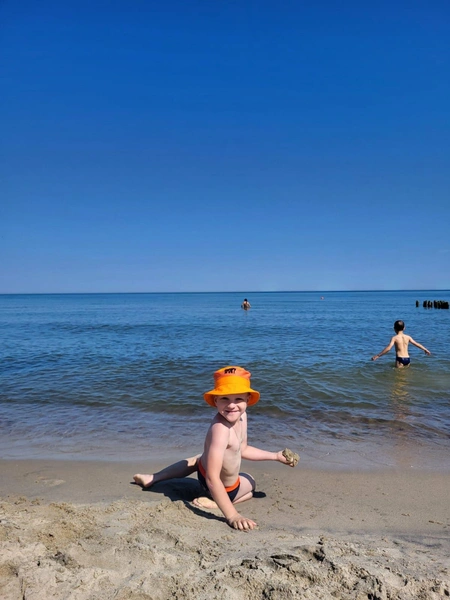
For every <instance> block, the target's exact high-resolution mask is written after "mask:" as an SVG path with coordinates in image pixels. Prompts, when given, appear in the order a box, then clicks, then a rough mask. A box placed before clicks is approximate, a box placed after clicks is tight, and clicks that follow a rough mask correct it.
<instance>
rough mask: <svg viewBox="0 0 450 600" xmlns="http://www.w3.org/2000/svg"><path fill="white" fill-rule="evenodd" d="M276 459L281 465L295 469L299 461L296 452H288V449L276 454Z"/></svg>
mask: <svg viewBox="0 0 450 600" xmlns="http://www.w3.org/2000/svg"><path fill="white" fill-rule="evenodd" d="M277 457H278V460H279V461H280V462H281V463H283V464H285V465H288V466H289V467H295V465H296V464H297V463H298V461H299V460H300V456H299V455H298V454H297V453H296V452H292V450H289V448H285V449H284V450H282V451H281V452H278V453H277Z"/></svg>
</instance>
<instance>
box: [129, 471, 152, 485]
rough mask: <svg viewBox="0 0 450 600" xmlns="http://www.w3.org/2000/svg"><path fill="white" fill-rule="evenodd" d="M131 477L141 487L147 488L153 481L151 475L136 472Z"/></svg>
mask: <svg viewBox="0 0 450 600" xmlns="http://www.w3.org/2000/svg"><path fill="white" fill-rule="evenodd" d="M133 479H134V481H135V483H137V484H138V485H140V486H141V487H143V488H149V487H150V486H151V485H152V483H153V479H154V477H153V475H141V474H140V473H137V474H136V475H134V477H133Z"/></svg>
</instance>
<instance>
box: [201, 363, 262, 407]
mask: <svg viewBox="0 0 450 600" xmlns="http://www.w3.org/2000/svg"><path fill="white" fill-rule="evenodd" d="M250 376H251V373H249V371H246V370H245V369H243V368H242V367H223V368H222V369H219V370H218V371H216V372H215V373H214V389H213V390H211V391H210V392H206V394H204V398H205V400H206V402H207V403H208V404H209V405H211V406H215V403H214V396H228V394H250V398H249V400H248V405H249V406H252V405H253V404H256V403H257V402H258V400H259V392H256V391H255V390H252V388H251V387H250Z"/></svg>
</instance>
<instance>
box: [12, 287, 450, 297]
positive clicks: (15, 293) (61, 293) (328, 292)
mask: <svg viewBox="0 0 450 600" xmlns="http://www.w3.org/2000/svg"><path fill="white" fill-rule="evenodd" d="M348 292H355V293H370V292H379V293H388V292H450V289H447V288H423V289H416V288H407V289H388V290H386V289H382V290H381V289H369V290H250V291H242V290H233V291H220V290H216V291H206V290H204V291H189V292H186V291H178V292H174V291H170V292H169V291H164V292H163V291H159V292H0V296H76V295H79V296H89V295H91V296H98V295H119V294H123V295H127V294H128V295H131V294H135V295H144V294H147V295H148V294H330V293H334V294H335V293H348Z"/></svg>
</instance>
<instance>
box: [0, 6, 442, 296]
mask: <svg viewBox="0 0 450 600" xmlns="http://www.w3.org/2000/svg"><path fill="white" fill-rule="evenodd" d="M0 61H1V71H2V76H1V80H0V132H1V134H0V182H1V187H0V194H1V200H0V293H45V292H146V291H147V292H152V291H243V292H247V291H260V290H270V291H275V290H357V289H360V290H364V289H381V290H383V289H448V288H450V267H449V265H450V233H449V232H450V160H449V159H450V116H449V115H450V111H449V107H450V5H449V4H448V2H444V1H441V2H435V1H433V0H431V1H430V2H428V3H425V2H415V1H414V0H412V1H408V2H406V1H405V2H396V1H395V0H394V1H393V2H389V3H388V2H379V3H376V5H374V4H373V3H370V6H369V4H368V3H365V2H356V1H355V2H352V1H349V2H347V3H341V2H331V1H330V2H321V1H320V0H319V1H318V2H314V3H313V2H301V1H298V0H297V1H295V2H294V1H292V2H291V1H286V2H283V1H282V0H278V1H277V2H275V1H271V0H266V1H264V0H260V1H259V2H256V1H255V2H248V1H246V0H241V1H240V2H237V1H226V2H225V1H223V2H222V1H221V0H217V2H210V1H208V2H207V1H206V0H205V1H195V0H193V1H190V2H186V1H181V0H180V1H174V0H166V1H165V2H153V1H151V0H146V1H144V0H136V1H134V2H129V1H127V2H125V1H123V2H122V1H120V0H118V1H115V2H114V1H110V2H106V1H105V2H103V1H96V0H91V1H90V2H85V1H84V0H78V1H77V2H72V1H71V0H67V1H65V2H60V1H49V0H42V1H40V2H27V1H22V2H14V1H12V0H3V1H2V2H0Z"/></svg>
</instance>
